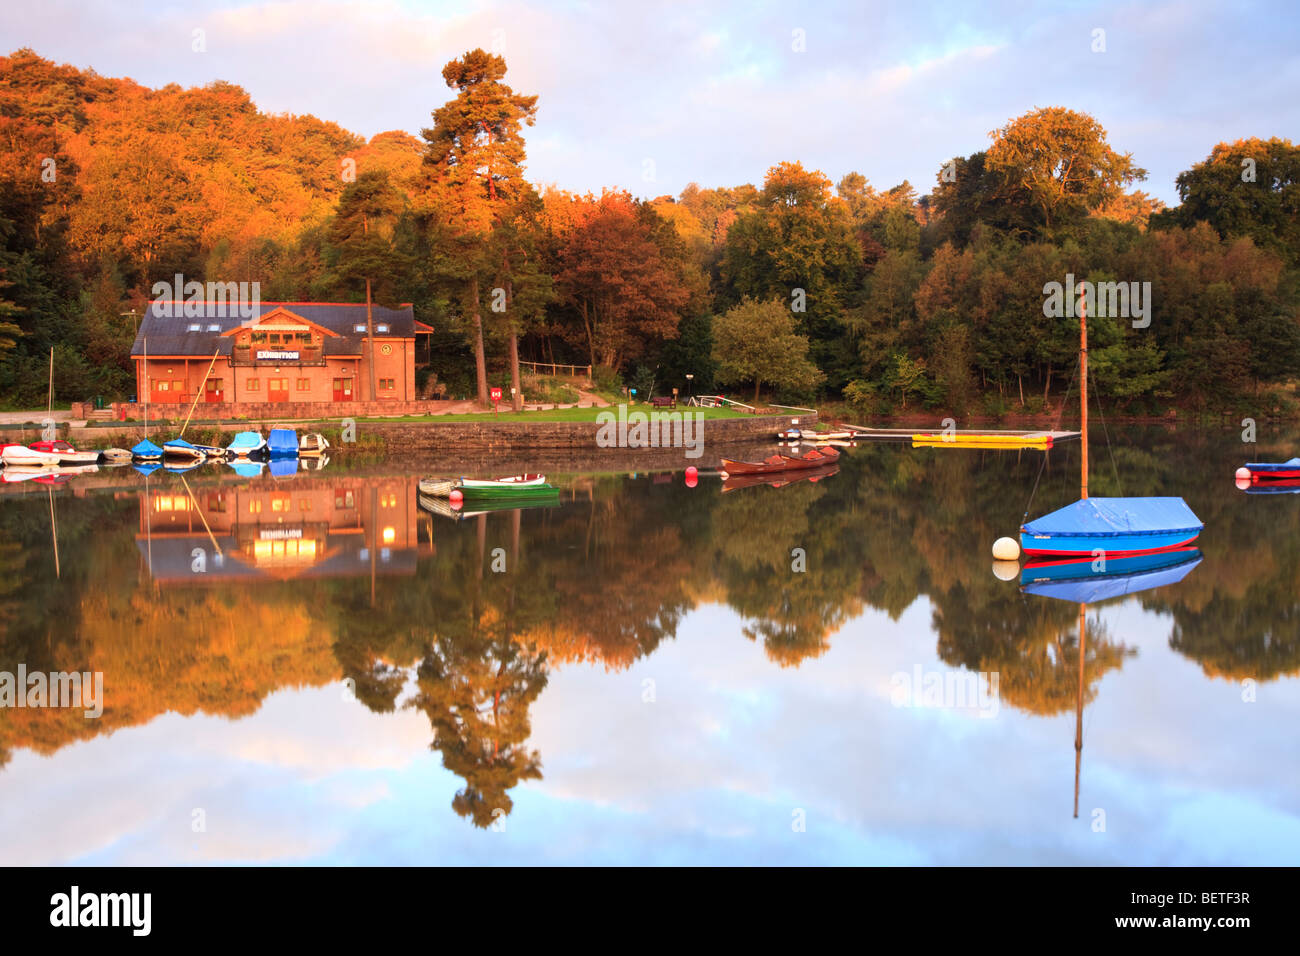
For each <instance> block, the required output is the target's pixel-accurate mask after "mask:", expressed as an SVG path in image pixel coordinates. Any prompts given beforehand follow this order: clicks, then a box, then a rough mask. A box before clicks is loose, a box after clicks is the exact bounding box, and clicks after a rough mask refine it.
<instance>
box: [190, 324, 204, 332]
mask: <svg viewBox="0 0 1300 956" xmlns="http://www.w3.org/2000/svg"><path fill="white" fill-rule="evenodd" d="M202 330H203V326H202V324H200V323H198V322H191V323H190V331H191V332H201V331H202Z"/></svg>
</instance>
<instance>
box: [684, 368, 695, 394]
mask: <svg viewBox="0 0 1300 956" xmlns="http://www.w3.org/2000/svg"><path fill="white" fill-rule="evenodd" d="M693 378H695V376H694V375H692V374H691V373H690V372H687V373H686V397H687V398H688V399H689V398H691V397H692V396H693V395H694V394H695V393H694V391H693V389H694V386H693V385H692V384H691V380H692V379H693Z"/></svg>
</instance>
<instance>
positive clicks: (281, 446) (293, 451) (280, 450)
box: [266, 428, 298, 458]
mask: <svg viewBox="0 0 1300 956" xmlns="http://www.w3.org/2000/svg"><path fill="white" fill-rule="evenodd" d="M266 449H267V451H268V452H269V453H270V455H271V457H272V458H297V457H298V433H297V432H296V431H294V430H293V429H292V428H272V429H271V434H270V435H269V436H267V439H266Z"/></svg>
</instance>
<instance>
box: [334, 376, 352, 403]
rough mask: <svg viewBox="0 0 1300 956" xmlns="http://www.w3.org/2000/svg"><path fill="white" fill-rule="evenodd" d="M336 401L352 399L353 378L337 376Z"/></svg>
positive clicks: (335, 386) (335, 385)
mask: <svg viewBox="0 0 1300 956" xmlns="http://www.w3.org/2000/svg"><path fill="white" fill-rule="evenodd" d="M334 401H336V402H350V401H352V379H350V378H336V379H335V380H334Z"/></svg>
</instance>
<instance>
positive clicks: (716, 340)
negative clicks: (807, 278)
mask: <svg viewBox="0 0 1300 956" xmlns="http://www.w3.org/2000/svg"><path fill="white" fill-rule="evenodd" d="M795 328H796V326H795V321H794V316H793V315H791V313H790V309H789V307H788V306H787V305H786V304H785V303H784V302H783V301H782V300H781V299H768V300H766V301H759V300H756V299H750V298H748V297H746V298H745V299H743V300H741V303H740V304H739V305H737V306H735V307H734V308H732V309H731V310H729V311H728V312H727V313H725V314H724V315H721V316H718V318H716V319H715V320H714V322H713V361H714V362H715V363H716V364H717V371H716V372H715V373H714V377H715V378H716V379H717V380H718V381H719V382H723V383H738V382H753V383H754V401H755V402H757V401H758V392H759V388H760V387H761V386H762V384H763V383H764V382H767V383H768V384H769V385H774V386H776V387H777V388H781V389H789V390H791V391H796V392H807V391H810V390H811V389H813V388H815V387H816V386H817V385H818V384H819V383H820V382H821V381H822V378H823V376H822V373H821V372H820V371H818V369H817V366H816V365H814V364H813V363H812V362H811V361H810V360H809V358H808V339H807V337H805V336H803V335H799V334H798V332H796V331H795Z"/></svg>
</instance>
